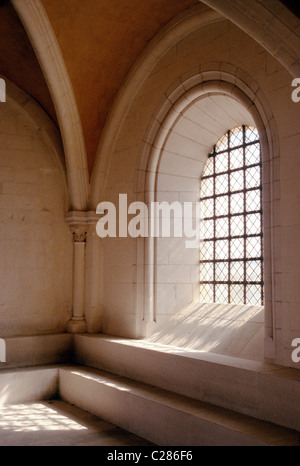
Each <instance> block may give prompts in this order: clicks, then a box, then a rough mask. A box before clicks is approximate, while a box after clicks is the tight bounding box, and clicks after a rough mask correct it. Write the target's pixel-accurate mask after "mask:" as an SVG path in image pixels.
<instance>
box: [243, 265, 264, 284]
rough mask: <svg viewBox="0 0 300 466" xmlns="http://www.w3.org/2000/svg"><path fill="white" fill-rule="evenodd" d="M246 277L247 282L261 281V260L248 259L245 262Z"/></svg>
mask: <svg viewBox="0 0 300 466" xmlns="http://www.w3.org/2000/svg"><path fill="white" fill-rule="evenodd" d="M246 279H247V281H248V282H260V281H261V262H260V261H248V262H247V264H246Z"/></svg>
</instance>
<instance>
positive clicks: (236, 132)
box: [230, 126, 244, 147]
mask: <svg viewBox="0 0 300 466" xmlns="http://www.w3.org/2000/svg"><path fill="white" fill-rule="evenodd" d="M243 142H244V135H243V128H242V127H241V126H239V127H237V128H234V129H233V130H232V131H230V147H235V146H241V145H242V144H243Z"/></svg>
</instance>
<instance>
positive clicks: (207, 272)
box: [200, 262, 214, 282]
mask: <svg viewBox="0 0 300 466" xmlns="http://www.w3.org/2000/svg"><path fill="white" fill-rule="evenodd" d="M213 279H214V264H213V262H204V263H201V264H200V282H211V281H213Z"/></svg>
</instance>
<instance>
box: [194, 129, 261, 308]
mask: <svg viewBox="0 0 300 466" xmlns="http://www.w3.org/2000/svg"><path fill="white" fill-rule="evenodd" d="M200 197H201V198H200V201H201V213H202V221H201V240H202V241H201V244H200V299H201V301H206V302H222V303H235V304H251V305H262V304H263V230H262V218H263V217H262V162H261V150H260V142H259V135H258V131H257V130H256V128H254V127H250V126H239V127H236V128H234V129H232V130H230V131H227V133H226V134H224V136H222V137H221V139H219V141H218V142H217V143H216V145H215V146H214V148H213V150H212V152H211V153H210V154H209V156H208V160H207V163H206V165H205V167H204V171H203V176H202V178H201V194H200Z"/></svg>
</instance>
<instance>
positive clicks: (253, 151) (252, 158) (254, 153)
mask: <svg viewBox="0 0 300 466" xmlns="http://www.w3.org/2000/svg"><path fill="white" fill-rule="evenodd" d="M245 161H246V165H254V164H256V163H260V145H259V144H251V146H247V147H246V148H245Z"/></svg>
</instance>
